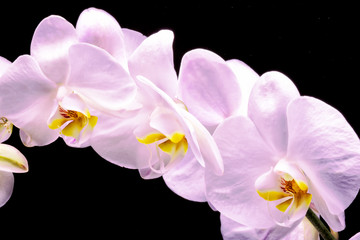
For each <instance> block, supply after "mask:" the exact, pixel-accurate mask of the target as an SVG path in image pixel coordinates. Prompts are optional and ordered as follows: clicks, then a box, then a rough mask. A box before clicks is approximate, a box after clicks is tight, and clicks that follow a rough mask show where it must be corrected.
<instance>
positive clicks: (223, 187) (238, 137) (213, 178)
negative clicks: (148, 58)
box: [205, 116, 275, 228]
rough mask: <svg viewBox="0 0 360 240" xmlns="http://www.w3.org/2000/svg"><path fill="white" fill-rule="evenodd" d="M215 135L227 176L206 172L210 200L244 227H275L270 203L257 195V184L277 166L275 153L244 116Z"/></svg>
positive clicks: (235, 119) (232, 121)
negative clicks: (260, 178) (269, 209)
mask: <svg viewBox="0 0 360 240" xmlns="http://www.w3.org/2000/svg"><path fill="white" fill-rule="evenodd" d="M213 136H214V139H215V141H216V143H217V145H218V147H219V150H220V152H221V155H222V158H223V161H224V174H223V175H222V176H217V175H215V174H213V173H212V172H210V171H208V170H207V169H206V171H205V183H206V192H207V198H208V201H209V202H211V204H212V205H213V206H214V207H215V208H216V209H217V210H218V211H220V212H221V213H222V214H224V215H225V216H226V217H228V218H231V219H233V220H235V221H237V222H239V223H241V224H245V225H247V226H250V227H255V228H267V227H270V226H272V225H273V224H274V221H273V219H272V218H271V216H270V215H269V211H268V205H267V202H268V201H265V200H264V199H263V198H261V197H260V196H259V194H258V193H257V192H256V189H255V182H256V179H257V178H258V177H259V176H261V175H262V174H263V173H265V172H267V171H269V169H271V167H272V166H273V165H274V163H275V159H273V156H274V154H273V152H272V151H271V150H270V149H269V147H268V146H267V145H266V143H265V142H264V140H263V139H262V137H261V136H260V134H259V133H258V130H257V129H256V127H255V125H254V124H253V122H252V121H251V120H250V119H248V118H245V117H242V116H237V117H230V118H228V119H226V120H225V121H224V122H223V123H222V124H220V125H219V127H218V128H217V129H216V131H215V132H214V134H213ZM254 216H256V218H255V217H254Z"/></svg>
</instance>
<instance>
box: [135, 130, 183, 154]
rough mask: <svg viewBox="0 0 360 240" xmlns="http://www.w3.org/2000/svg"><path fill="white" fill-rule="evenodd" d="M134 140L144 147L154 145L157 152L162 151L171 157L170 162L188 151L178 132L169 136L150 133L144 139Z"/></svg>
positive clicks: (181, 134) (181, 135)
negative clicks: (144, 145)
mask: <svg viewBox="0 0 360 240" xmlns="http://www.w3.org/2000/svg"><path fill="white" fill-rule="evenodd" d="M136 138H137V140H138V141H139V142H140V143H143V144H146V145H148V144H152V143H155V146H156V148H157V150H158V149H160V150H162V151H163V152H164V153H166V154H168V155H169V156H171V159H172V160H174V159H175V158H177V157H178V156H180V155H182V156H185V154H186V152H187V149H188V143H187V140H186V138H185V135H184V134H183V133H179V132H175V133H173V134H171V135H170V136H166V135H164V134H163V133H151V134H148V135H146V136H145V137H144V138H140V137H136Z"/></svg>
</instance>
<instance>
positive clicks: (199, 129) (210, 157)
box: [180, 109, 224, 175]
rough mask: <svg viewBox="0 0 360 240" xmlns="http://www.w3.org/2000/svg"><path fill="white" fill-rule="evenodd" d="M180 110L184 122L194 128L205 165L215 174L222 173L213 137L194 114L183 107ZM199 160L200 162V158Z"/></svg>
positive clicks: (220, 160)
mask: <svg viewBox="0 0 360 240" xmlns="http://www.w3.org/2000/svg"><path fill="white" fill-rule="evenodd" d="M180 112H181V113H182V116H183V117H184V119H185V120H186V122H189V123H190V124H191V126H192V127H193V129H194V133H195V135H196V141H197V145H198V146H199V150H200V153H201V156H202V159H203V161H204V163H205V167H206V168H208V169H210V170H211V171H213V172H214V173H215V174H217V175H222V174H223V172H224V165H223V160H222V157H221V154H220V151H219V148H218V147H217V145H216V143H215V141H214V139H213V137H212V136H211V134H210V133H209V131H208V130H207V129H206V128H205V127H204V126H203V125H202V124H201V123H200V121H199V120H198V119H197V118H196V117H195V116H194V115H192V114H191V113H189V112H187V111H186V110H184V109H180ZM194 140H195V138H194ZM199 162H200V164H201V163H202V160H200V161H199Z"/></svg>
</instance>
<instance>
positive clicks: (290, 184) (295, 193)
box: [257, 174, 312, 212]
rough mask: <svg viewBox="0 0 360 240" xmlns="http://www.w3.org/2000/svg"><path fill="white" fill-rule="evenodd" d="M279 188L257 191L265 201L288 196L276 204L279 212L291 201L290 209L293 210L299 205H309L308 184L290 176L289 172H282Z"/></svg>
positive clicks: (286, 207)
mask: <svg viewBox="0 0 360 240" xmlns="http://www.w3.org/2000/svg"><path fill="white" fill-rule="evenodd" d="M279 184H280V186H279V187H280V189H281V191H278V190H269V191H259V190H258V191H257V192H258V194H259V195H260V197H262V198H263V199H265V200H267V201H275V200H280V199H283V198H288V199H286V200H285V201H283V202H282V203H280V204H278V205H276V208H277V209H278V210H280V211H281V212H285V211H286V210H287V209H288V207H289V206H290V205H291V203H293V205H292V207H291V208H292V209H293V210H295V209H297V208H299V207H300V206H301V205H305V206H307V207H308V206H309V205H310V202H311V198H312V196H311V194H310V193H308V186H307V185H306V183H304V182H303V181H301V180H296V179H294V178H292V177H291V176H290V175H289V174H284V175H283V176H282V177H281V178H280V183H279Z"/></svg>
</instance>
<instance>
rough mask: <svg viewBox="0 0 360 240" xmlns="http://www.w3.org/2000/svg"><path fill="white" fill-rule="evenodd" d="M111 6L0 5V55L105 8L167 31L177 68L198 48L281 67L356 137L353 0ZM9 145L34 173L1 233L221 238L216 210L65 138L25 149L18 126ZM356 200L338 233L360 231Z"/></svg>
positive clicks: (0, 220) (123, 19)
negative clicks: (56, 19) (47, 24)
mask: <svg viewBox="0 0 360 240" xmlns="http://www.w3.org/2000/svg"><path fill="white" fill-rule="evenodd" d="M50 2H51V3H50ZM110 2H111V3H108V2H106V1H88V2H81V3H76V4H75V1H73V2H72V3H68V2H63V1H56V2H53V1H47V2H46V3H37V2H34V1H31V3H25V5H24V3H19V2H18V1H12V2H8V3H6V4H4V3H2V5H1V6H0V13H1V14H0V27H1V37H0V55H1V56H3V57H5V58H7V59H9V60H10V61H14V60H15V59H16V57H18V56H19V55H21V54H28V53H29V49H30V42H31V38H32V34H33V31H34V30H35V28H36V26H37V25H38V23H39V22H40V21H41V20H42V19H43V18H45V17H47V16H49V15H51V14H57V15H61V16H63V17H64V18H66V19H67V20H68V21H70V22H71V23H73V24H75V23H76V20H77V18H78V16H79V14H80V13H81V11H82V10H84V9H86V8H88V7H97V8H102V9H104V10H106V11H108V12H109V13H110V14H112V15H113V16H114V17H115V18H116V19H117V20H118V21H119V23H120V25H121V26H122V27H126V28H130V29H134V30H137V31H140V32H142V33H144V34H146V35H150V34H152V33H154V32H157V31H158V30H160V29H163V28H167V29H171V30H173V31H174V33H175V42H174V58H175V60H174V61H175V67H176V70H177V71H178V69H179V64H180V60H181V57H182V55H183V54H184V53H185V52H187V51H189V50H191V49H194V48H206V49H209V50H212V51H214V52H216V53H217V54H219V55H220V56H222V57H223V58H224V59H232V58H237V59H240V60H242V61H244V62H246V63H247V64H249V65H250V66H251V67H252V68H253V69H254V70H255V71H257V72H258V73H259V74H262V73H264V72H266V71H270V70H278V71H281V72H283V73H285V74H286V75H288V76H289V77H290V78H291V79H292V80H293V81H294V82H295V84H296V85H297V87H298V89H299V91H300V93H301V94H302V95H310V96H314V97H317V98H319V99H321V100H323V101H325V102H327V103H329V104H331V105H332V106H334V107H336V108H337V109H339V110H340V111H341V112H342V113H343V114H344V115H345V117H346V118H347V120H348V121H349V123H350V124H351V125H352V126H353V128H354V129H355V131H356V132H357V133H360V114H359V113H358V109H359V108H358V102H359V100H358V89H357V88H358V87H357V86H358V85H357V84H358V83H357V82H358V75H357V67H358V64H357V63H358V59H357V55H356V54H357V53H358V49H357V47H358V45H357V44H358V43H359V42H360V41H359V37H358V29H359V27H358V26H359V17H358V14H356V12H355V10H356V6H355V3H354V4H349V3H344V2H341V4H340V3H339V2H335V3H332V4H330V3H326V4H314V3H311V4H310V3H304V2H303V1H296V3H291V4H289V3H285V2H280V1H277V3H276V4H269V3H264V2H265V1H264V2H263V3H256V2H251V3H250V2H246V1H222V2H221V3H220V2H217V3H199V2H196V1H192V2H189V3H186V2H178V3H172V4H170V1H157V2H146V3H141V2H139V1H136V2H129V1H110ZM210 2H211V1H210ZM294 2H295V1H294ZM355 49H356V50H355ZM0 87H1V86H0ZM8 143H10V144H13V145H15V146H16V147H17V148H19V149H20V150H21V151H22V152H23V153H24V154H25V156H26V157H27V159H28V161H29V166H30V171H29V172H28V173H27V174H16V175H15V188H14V193H13V195H12V197H11V199H10V201H9V202H8V203H7V204H6V205H5V206H4V207H2V208H0V234H4V235H3V236H11V235H13V236H30V237H33V238H34V239H37V238H40V237H45V238H46V239H53V238H54V237H55V236H61V237H63V238H64V239H67V238H68V237H70V236H72V237H75V236H77V237H79V238H80V239H85V238H87V237H91V236H95V234H101V235H103V237H102V238H101V239H221V234H220V221H219V214H218V213H217V212H213V211H212V210H211V209H210V208H209V207H208V205H207V204H206V203H194V202H190V201H187V200H184V199H182V198H181V197H179V196H177V195H175V194H174V193H172V192H171V191H170V190H169V189H168V188H167V187H166V186H165V184H164V182H163V180H162V179H156V180H143V179H141V178H140V176H139V174H138V172H137V171H134V170H129V169H124V168H121V167H118V166H115V165H112V164H111V163H108V162H107V161H105V160H103V159H101V158H100V157H99V156H98V155H97V154H96V153H95V152H94V151H93V150H92V149H91V148H86V149H73V148H69V147H67V146H66V145H65V144H64V143H63V141H62V140H61V139H59V140H57V141H56V142H55V143H53V144H51V145H49V146H46V147H41V148H38V147H35V148H26V147H24V146H22V145H21V143H20V141H19V137H18V131H16V130H15V132H14V134H13V135H12V137H11V139H10V140H9V141H8ZM359 204H360V197H358V198H357V199H356V200H355V201H354V202H353V204H352V205H351V206H350V208H349V209H348V210H347V211H346V223H347V228H346V230H345V231H343V232H341V233H340V237H341V239H348V238H349V237H351V236H352V235H354V234H355V233H356V232H358V231H360V227H359V226H360V224H359V223H358V221H359V217H358V214H359V208H360V207H359ZM9 234H11V235H9ZM107 236H108V237H107ZM110 236H112V237H111V238H110ZM1 238H2V239H6V238H7V237H5V238H4V237H1Z"/></svg>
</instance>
